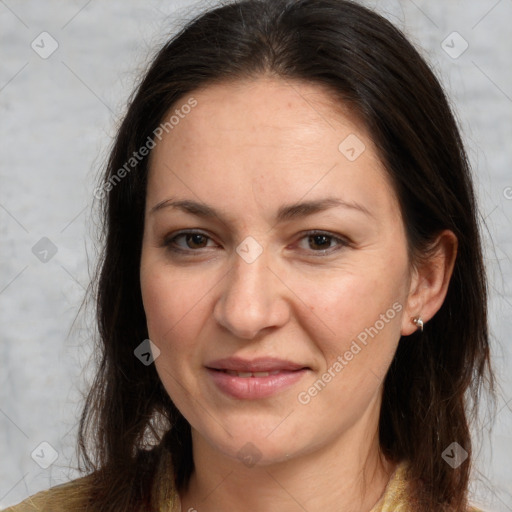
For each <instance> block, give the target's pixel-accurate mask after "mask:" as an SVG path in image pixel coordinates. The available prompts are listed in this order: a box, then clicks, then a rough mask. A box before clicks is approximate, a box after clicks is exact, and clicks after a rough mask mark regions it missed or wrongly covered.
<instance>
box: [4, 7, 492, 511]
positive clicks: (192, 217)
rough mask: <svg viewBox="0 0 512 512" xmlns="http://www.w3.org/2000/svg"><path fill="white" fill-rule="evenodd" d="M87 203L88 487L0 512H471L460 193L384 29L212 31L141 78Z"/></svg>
mask: <svg viewBox="0 0 512 512" xmlns="http://www.w3.org/2000/svg"><path fill="white" fill-rule="evenodd" d="M96 195H97V197H99V198H102V199H103V200H104V202H103V204H104V215H105V217H104V218H105V224H104V234H105V250H104V254H103V257H102V259H101V262H100V266H99V273H98V288H97V306H98V312H97V313H98V326H99V334H100V347H101V353H102V354H103V358H102V360H101V364H100V367H99V370H98V374H97V377H96V380H95V384H94V386H93V389H92V391H91V393H90V395H89V397H88V400H87V403H86V406H85V409H84V412H83V415H82V422H81V430H80V439H79V443H80V448H81V450H82V454H83V455H84V461H85V469H86V470H87V472H88V473H89V475H88V476H86V477H83V478H81V479H78V480H75V481H73V482H70V483H68V484H65V485H63V486H59V487H56V488H53V489H51V490H49V491H46V492H43V493H40V494H38V495H36V496H34V497H32V498H30V499H29V500H27V501H25V502H24V503H23V504H20V505H18V506H17V507H13V508H12V509H11V510H14V511H17V512H20V511H24V510H47V511H57V510H98V511H121V510H122V511H124V510H126V511H147V510H152V511H153V510H154V511H178V510H182V511H185V510H187V511H189V512H191V511H194V510H197V511H199V512H210V511H224V510H236V511H246V510H247V511H259V510H262V511H263V510H265V511H271V510H280V511H283V510H284V511H292V510H293V511H295V510H308V511H317V510H344V511H354V512H355V511H371V512H385V511H409V510H416V511H432V510H435V511H468V510H476V509H474V508H472V507H471V506H470V505H469V504H468V496H467V489H468V482H469V475H470V463H471V453H472V450H471V439H470V434H469V432H470V430H469V419H470V417H471V413H472V409H471V407H470V406H471V405H476V402H477V400H476V399H477V397H478V393H479V390H480V388H481V386H482V383H483V382H484V379H487V381H488V382H489V383H490V387H491V389H492V384H493V377H492V372H491V367H490V359H489V345H488V333H487V317H486V283H485V274H484V268H483V263H482V254H481V245H480V236H479V231H478V225H477V221H476V217H477V213H476V205H475V199H474V194H473V186H472V182H471V176H470V172H469V168H468V163H467V159H466V155H465V152H464V148H463V145H462V142H461V139H460V136H459V133H458V129H457V126H456V123H455V121H454V119H453V116H452V114H451V112H450V108H449V106H448V103H447V100H446V97H445V95H444V93H443V91H442V88H441V86H440V84H439V82H438V81H437V79H436V78H435V77H434V75H433V74H432V72H431V71H430V69H429V68H428V66H427V65H426V64H425V62H424V61H423V60H422V58H421V57H420V56H419V55H418V53H417V52H416V50H414V49H413V47H412V46H411V45H410V44H409V43H408V42H407V41H406V40H405V38H404V37H403V35H402V34H401V33H400V32H399V31H398V30H397V29H395V28H394V27H393V26H392V25H391V24H390V23H389V22H387V21H386V20H384V19H383V18H381V17H380V16H378V15H376V14H375V13H373V12H371V11H369V10H367V9H365V8H363V7H361V6H359V5H357V4H354V3H352V2H348V1H343V0H299V1H290V0H279V1H275V0H264V1H257V0H247V1H242V2H236V3H231V4H228V5H226V6H223V7H219V8H217V9H213V10H211V11H209V12H206V13H204V14H203V15H201V16H200V17H198V18H197V19H196V20H194V21H193V22H191V23H190V24H189V25H188V26H187V27H186V28H185V29H184V30H182V31H181V32H180V33H179V34H178V35H177V36H176V37H174V38H173V39H172V40H171V41H169V43H168V44H166V45H165V46H164V47H163V48H162V49H161V51H160V52H159V53H158V55H157V56H156V58H155V59H154V61H153V63H152V64H151V66H150V68H149V70H148V71H147V73H146V75H145V76H144V78H143V80H142V81H141V83H140V85H139V87H138V89H137V91H136V93H135V94H134V96H133V98H132V100H131V103H130V106H129V109H128V112H127V114H126V117H125V119H124V122H123V124H122V125H121V127H120V129H119V132H118V135H117V139H116V141H115V144H114V146H113V148H112V152H111V156H110V160H109V163H108V167H107V170H106V173H105V175H104V177H103V180H102V184H101V186H100V187H99V188H98V189H97V191H96ZM150 340H151V341H150ZM471 398H472V399H473V402H471V401H470V399H471Z"/></svg>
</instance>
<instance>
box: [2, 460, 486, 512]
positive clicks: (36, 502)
mask: <svg viewBox="0 0 512 512" xmlns="http://www.w3.org/2000/svg"><path fill="white" fill-rule="evenodd" d="M406 467H407V466H406V464H405V463H401V464H399V465H398V466H397V468H396V470H395V472H394V473H393V475H392V476H391V478H390V480H389V482H388V485H387V486H386V489H385V491H384V493H383V495H382V497H381V499H380V500H379V501H378V503H376V505H375V506H374V507H373V508H372V510H371V511H370V512H412V510H413V508H412V507H411V506H410V504H409V499H408V496H409V491H408V482H407V479H406V477H405V474H406ZM158 474H159V475H160V478H157V479H155V484H154V488H153V492H154V493H158V494H160V496H165V497H166V499H165V502H166V503H167V505H166V506H165V507H163V508H161V509H160V512H184V511H181V504H180V498H179V494H178V492H177V491H176V489H175V488H174V487H173V486H171V485H170V486H169V487H168V488H167V489H166V488H165V486H161V485H158V482H159V481H161V482H169V481H171V479H170V478H164V475H169V474H172V464H171V463H170V460H169V459H168V458H166V457H162V458H161V460H160V463H159V468H158ZM84 478H87V477H83V478H79V479H76V480H73V481H71V482H67V483H65V484H62V485H59V486H56V487H53V488H51V489H49V490H47V491H42V492H39V493H37V494H35V495H34V496H31V497H30V498H28V499H26V500H25V501H23V502H22V503H20V504H19V505H15V506H14V507H10V508H8V509H5V510H4V512H35V511H38V512H69V508H68V507H67V506H66V503H67V501H68V500H67V497H68V496H69V497H71V496H72V495H73V494H74V495H76V491H77V488H79V487H80V485H79V484H80V482H81V481H82V480H83V479H84ZM157 501H159V500H158V499H157ZM162 501H163V500H162ZM467 512H483V511H481V510H479V509H476V508H472V507H470V508H469V509H468V511H467Z"/></svg>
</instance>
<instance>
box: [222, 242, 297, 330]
mask: <svg viewBox="0 0 512 512" xmlns="http://www.w3.org/2000/svg"><path fill="white" fill-rule="evenodd" d="M269 263H270V262H269V261H268V258H267V253H266V251H265V250H264V251H263V253H262V254H260V256H259V257H258V258H257V259H256V260H255V261H253V262H251V263H248V262H247V261H245V260H244V259H243V258H242V257H240V256H239V255H238V254H236V255H235V258H234V263H233V267H232V269H231V270H230V271H229V272H228V273H227V275H226V277H225V279H224V280H223V281H222V283H223V286H224V288H223V289H222V293H221V296H220V298H219V300H218V301H217V303H216V304H215V308H214V317H215V319H216V321H217V322H218V323H219V324H220V325H222V326H223V327H225V328H226V329H228V330H229V331H231V332H232V333H233V335H234V336H236V337H238V338H240V339H247V340H250V339H253V338H255V337H257V336H258V335H261V333H262V331H264V330H265V329H271V328H276V327H280V326H282V325H284V324H286V322H287V321H288V319H289V315H290V311H289V305H288V302H287V300H286V296H285V295H286V293H287V291H288V292H289V290H288V288H287V287H286V285H285V284H284V283H283V280H282V279H281V278H280V276H279V275H278V272H276V271H275V270H273V269H272V268H270V267H271V265H270V266H269Z"/></svg>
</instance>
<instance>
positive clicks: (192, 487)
mask: <svg viewBox="0 0 512 512" xmlns="http://www.w3.org/2000/svg"><path fill="white" fill-rule="evenodd" d="M192 440H193V455H194V467H195V469H194V471H193V473H192V475H191V478H190V481H189V485H188V487H187V489H185V490H184V491H182V492H180V497H181V510H182V512H188V511H194V510H196V511H198V512H219V511H225V510H233V511H237V512H245V511H247V512H249V511H250V512H273V511H279V512H297V511H298V510H326V511H330V510H343V511H345V512H369V511H371V509H372V508H373V507H374V505H375V504H376V503H377V502H378V501H379V499H380V497H381V496H382V494H383V492H384V490H385V487H386V485H387V483H388V481H389V478H390V476H391V474H392V472H393V471H394V469H395V467H396V466H395V465H394V464H392V463H390V462H389V461H387V460H386V459H385V458H384V457H383V456H382V455H381V453H380V451H379V443H378V435H377V429H376V428H375V426H374V431H373V432H370V431H369V430H368V429H367V428H361V426H360V425H354V426H353V427H352V428H351V429H350V430H349V431H347V432H345V433H344V434H343V435H342V436H340V437H339V438H337V439H335V440H334V441H332V442H330V443H326V444H323V445H322V446H321V447H320V448H317V449H315V450H314V451H310V452H309V453H306V454H302V455H296V456H293V458H290V459H289V460H286V461H279V462H276V463H275V464H268V465H265V466H258V465H256V466H253V467H247V466H245V465H244V464H243V463H242V462H241V461H239V460H238V459H233V458H232V457H228V456H226V455H225V454H223V453H222V452H220V451H218V450H216V449H215V447H212V445H211V444H210V443H208V442H207V441H206V440H205V439H204V438H203V437H202V436H201V435H200V434H199V433H198V432H197V431H195V430H194V429H192Z"/></svg>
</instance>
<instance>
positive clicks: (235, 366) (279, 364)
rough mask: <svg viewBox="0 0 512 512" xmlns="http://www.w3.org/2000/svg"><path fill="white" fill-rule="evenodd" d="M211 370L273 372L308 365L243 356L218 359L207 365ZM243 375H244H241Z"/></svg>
mask: <svg viewBox="0 0 512 512" xmlns="http://www.w3.org/2000/svg"><path fill="white" fill-rule="evenodd" d="M206 367H207V368H209V369H211V370H220V371H227V372H238V373H241V374H246V373H251V374H256V373H262V372H263V373H269V374H270V373H272V372H282V371H284V372H293V371H296V370H302V369H303V368H307V366H305V365H303V364H299V363H294V362H292V361H287V360H284V359H277V358H274V357H259V358H256V359H251V360H248V359H243V358H241V357H229V358H225V359H217V360H215V361H212V362H210V363H208V364H207V365H206ZM241 376H243V375H241Z"/></svg>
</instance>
